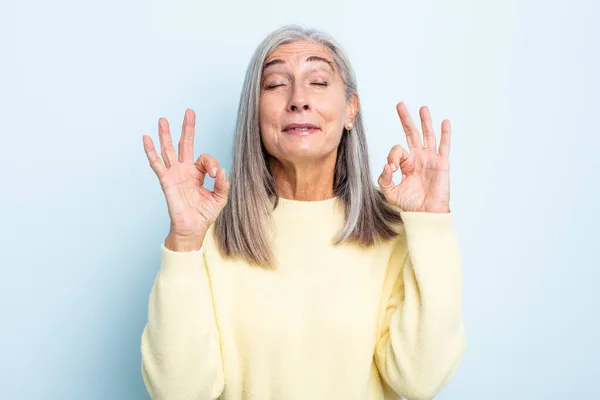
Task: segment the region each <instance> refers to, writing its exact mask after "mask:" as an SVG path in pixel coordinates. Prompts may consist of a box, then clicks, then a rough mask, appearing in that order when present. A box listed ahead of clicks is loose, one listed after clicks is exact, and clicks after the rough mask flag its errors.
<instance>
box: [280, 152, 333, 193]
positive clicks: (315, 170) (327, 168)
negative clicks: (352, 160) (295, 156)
mask: <svg viewBox="0 0 600 400" xmlns="http://www.w3.org/2000/svg"><path fill="white" fill-rule="evenodd" d="M336 157H337V154H336V153H335V152H334V153H333V157H328V158H327V159H324V160H323V159H321V160H311V161H310V162H306V163H291V162H286V161H284V162H281V161H279V160H277V159H275V158H271V160H270V162H269V163H270V167H271V171H272V172H273V178H274V179H275V186H276V187H277V192H278V194H279V196H280V197H283V198H284V199H290V200H301V201H319V200H326V199H330V198H332V197H334V193H333V178H334V172H335V161H336Z"/></svg>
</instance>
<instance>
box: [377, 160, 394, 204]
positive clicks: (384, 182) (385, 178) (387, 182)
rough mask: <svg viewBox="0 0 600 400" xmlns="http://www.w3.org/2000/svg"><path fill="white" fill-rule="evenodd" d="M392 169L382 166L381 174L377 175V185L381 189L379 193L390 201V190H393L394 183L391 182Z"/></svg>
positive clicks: (387, 165) (388, 166) (386, 165)
mask: <svg viewBox="0 0 600 400" xmlns="http://www.w3.org/2000/svg"><path fill="white" fill-rule="evenodd" d="M392 174H393V172H392V167H391V166H390V165H389V164H385V165H384V166H383V172H382V173H381V175H379V179H378V180H377V183H378V184H379V187H380V188H381V191H382V192H383V194H384V195H385V198H386V199H388V200H391V198H392V197H391V193H392V189H393V188H394V181H393V180H392Z"/></svg>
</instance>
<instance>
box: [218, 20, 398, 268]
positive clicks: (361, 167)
mask: <svg viewBox="0 0 600 400" xmlns="http://www.w3.org/2000/svg"><path fill="white" fill-rule="evenodd" d="M299 40H312V41H315V42H317V43H320V44H322V45H324V46H325V47H327V48H328V49H329V50H330V51H331V54H332V55H333V58H334V61H335V63H336V65H337V67H338V70H339V71H340V73H341V76H342V80H343V82H344V87H345V90H346V98H347V99H350V98H351V96H352V94H353V93H355V92H356V91H357V86H356V79H355V77H354V72H353V70H352V67H351V65H350V62H349V61H348V59H347V57H346V55H345V54H344V52H343V50H342V49H341V48H340V46H339V45H338V44H337V43H336V42H335V41H334V40H333V39H332V38H331V37H330V36H328V35H327V34H325V33H323V32H321V31H317V30H315V29H306V28H303V27H302V26H299V25H285V26H283V27H281V28H279V29H277V30H275V31H273V32H272V33H271V34H269V35H268V36H267V37H266V38H265V39H264V40H263V41H262V43H260V45H259V46H258V48H257V49H256V51H255V52H254V55H253V56H252V58H251V60H250V63H249V65H248V69H247V70H246V77H245V79H244V85H243V87H242V93H241V95H240V102H239V106H238V115H237V123H236V127H235V131H236V132H235V139H234V148H233V154H232V167H231V171H230V178H229V179H230V182H231V188H230V192H229V200H228V202H227V205H226V206H225V208H224V209H223V210H222V211H221V213H220V214H219V216H218V218H217V220H216V222H215V235H216V241H217V244H218V246H219V248H220V251H221V253H222V254H223V255H224V256H226V257H232V258H242V259H245V260H246V261H247V262H248V263H250V264H251V265H253V266H258V267H263V268H274V267H275V265H274V264H275V262H274V257H273V254H272V251H271V247H270V241H269V236H268V233H267V223H268V222H269V220H270V218H269V216H270V213H271V212H272V211H273V210H274V208H275V207H277V203H278V200H279V197H278V194H277V189H276V186H275V181H274V178H273V174H272V173H271V170H270V168H269V163H268V161H269V154H268V153H267V152H266V150H265V148H264V146H263V143H262V140H261V137H260V127H259V119H258V107H259V97H260V88H261V79H262V69H263V64H264V62H265V59H266V58H267V57H268V56H269V54H271V52H272V51H273V50H275V48H276V47H277V46H279V45H281V44H286V43H292V42H296V41H299ZM333 192H334V194H335V195H336V196H338V198H339V199H340V200H341V202H342V204H343V206H344V215H345V224H344V226H343V228H342V229H341V231H340V232H339V234H338V235H337V237H336V238H335V243H336V244H339V243H342V242H353V243H357V244H362V245H366V246H370V245H373V244H375V243H376V242H378V241H381V240H388V239H390V238H392V237H394V236H395V235H397V231H396V230H395V229H394V225H395V224H397V223H399V222H402V220H401V218H400V214H399V212H398V211H397V210H395V209H394V208H393V207H392V206H391V205H390V204H389V203H388V202H387V201H386V200H385V198H384V196H383V194H382V193H381V191H380V190H379V189H378V188H377V187H375V186H374V184H373V182H372V179H371V174H370V170H369V160H368V152H367V142H366V137H365V132H364V127H363V122H362V117H361V113H360V111H359V112H358V114H357V116H356V118H355V121H354V128H353V129H352V131H351V132H347V131H346V130H345V129H344V132H343V135H342V139H341V141H340V144H339V147H338V150H337V161H336V166H335V173H334V182H333Z"/></svg>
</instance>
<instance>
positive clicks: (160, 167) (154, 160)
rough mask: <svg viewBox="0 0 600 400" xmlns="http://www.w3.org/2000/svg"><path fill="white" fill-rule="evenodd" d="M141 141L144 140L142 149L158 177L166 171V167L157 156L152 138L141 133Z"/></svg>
mask: <svg viewBox="0 0 600 400" xmlns="http://www.w3.org/2000/svg"><path fill="white" fill-rule="evenodd" d="M142 141H143V142H144V151H145V152H146V156H147V157H148V162H149V163H150V167H152V170H153V171H154V172H155V173H156V175H157V176H158V177H159V178H160V177H161V176H162V175H163V174H164V173H165V172H166V171H167V167H165V165H164V164H163V162H162V160H161V159H160V157H159V156H158V153H157V152H156V149H155V148H154V143H153V142H152V138H151V137H150V136H148V135H143V136H142Z"/></svg>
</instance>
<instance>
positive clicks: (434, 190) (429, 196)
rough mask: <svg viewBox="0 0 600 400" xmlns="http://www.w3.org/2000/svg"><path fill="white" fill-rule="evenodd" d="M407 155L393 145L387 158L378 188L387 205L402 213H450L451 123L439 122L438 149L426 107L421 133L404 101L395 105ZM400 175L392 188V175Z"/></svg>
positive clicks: (399, 147)
mask: <svg viewBox="0 0 600 400" xmlns="http://www.w3.org/2000/svg"><path fill="white" fill-rule="evenodd" d="M396 110H397V111H398V115H399V116H400V121H401V123H402V128H403V129H404V132H405V133H406V141H407V143H408V147H409V149H410V153H409V152H408V151H406V150H405V149H404V148H403V147H402V146H400V145H395V146H394V147H392V150H390V153H389V155H388V164H386V165H385V166H384V168H383V172H382V174H381V176H380V177H379V181H378V182H379V187H380V188H381V190H382V192H383V194H384V195H385V198H386V199H387V201H388V202H390V203H392V204H393V205H395V206H397V207H399V208H400V209H401V210H402V211H418V212H431V213H448V212H450V162H449V159H448V155H449V152H450V121H449V120H447V119H445V120H443V121H442V133H441V139H440V146H439V150H436V143H437V142H436V137H435V133H434V131H433V127H432V123H431V114H430V113H429V108H427V107H426V106H423V107H421V109H420V110H419V111H420V117H421V127H422V129H423V142H421V134H420V133H419V130H418V129H417V127H416V126H415V124H414V123H413V121H412V118H411V117H410V114H409V113H408V110H407V108H406V106H405V105H404V103H403V102H400V103H398V104H397V105H396ZM398 170H399V171H401V172H402V181H401V182H400V184H398V185H395V184H394V182H393V180H392V174H393V173H394V172H396V171H398Z"/></svg>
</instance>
